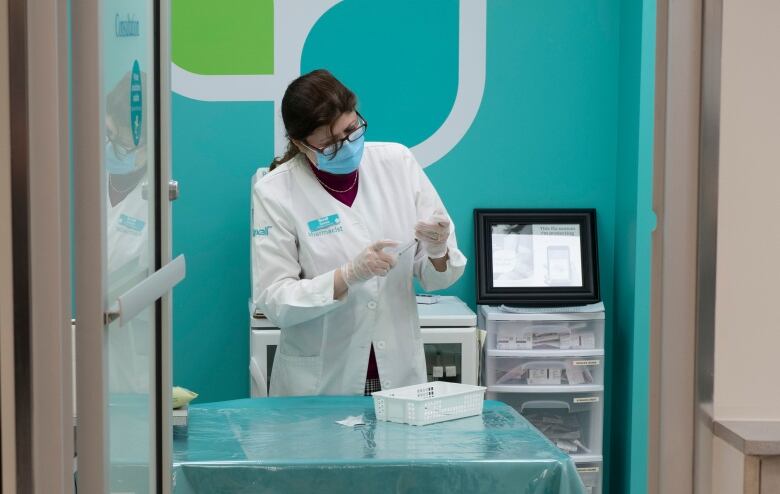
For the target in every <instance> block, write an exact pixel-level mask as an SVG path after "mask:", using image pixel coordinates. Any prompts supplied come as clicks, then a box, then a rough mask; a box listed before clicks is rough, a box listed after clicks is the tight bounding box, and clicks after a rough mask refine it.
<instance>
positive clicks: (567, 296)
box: [474, 209, 600, 307]
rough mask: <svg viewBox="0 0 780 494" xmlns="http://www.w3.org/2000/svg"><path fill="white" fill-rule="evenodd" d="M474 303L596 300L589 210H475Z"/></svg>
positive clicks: (579, 302)
mask: <svg viewBox="0 0 780 494" xmlns="http://www.w3.org/2000/svg"><path fill="white" fill-rule="evenodd" d="M474 224H475V232H476V246H477V303H478V304H482V305H498V304H505V305H517V306H528V307H538V306H562V307H563V306H575V305H585V304H592V303H596V302H598V301H599V300H600V292H599V272H598V249H597V242H596V211H595V210H594V209H544V210H542V209H475V210H474Z"/></svg>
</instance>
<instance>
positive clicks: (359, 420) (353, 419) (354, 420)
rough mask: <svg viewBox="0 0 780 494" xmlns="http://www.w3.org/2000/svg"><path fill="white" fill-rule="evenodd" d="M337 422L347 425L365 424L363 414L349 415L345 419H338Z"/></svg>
mask: <svg viewBox="0 0 780 494" xmlns="http://www.w3.org/2000/svg"><path fill="white" fill-rule="evenodd" d="M336 423H337V424H341V425H345V426H347V427H355V426H356V425H365V422H364V421H363V416H362V415H354V416H349V417H347V418H345V419H343V420H337V421H336Z"/></svg>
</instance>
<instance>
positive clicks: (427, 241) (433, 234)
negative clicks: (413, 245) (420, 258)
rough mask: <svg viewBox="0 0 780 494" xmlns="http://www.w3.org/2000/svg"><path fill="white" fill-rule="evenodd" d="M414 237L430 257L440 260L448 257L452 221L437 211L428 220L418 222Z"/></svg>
mask: <svg viewBox="0 0 780 494" xmlns="http://www.w3.org/2000/svg"><path fill="white" fill-rule="evenodd" d="M414 236H415V238H417V240H419V241H420V243H422V246H423V249H424V250H425V253H426V254H427V256H428V257H430V258H431V259H440V258H442V257H444V256H445V255H447V239H448V238H450V219H449V218H448V217H447V215H445V214H444V212H443V211H441V210H436V211H434V213H433V215H431V217H430V218H428V219H427V220H425V221H418V222H417V224H416V225H415V226H414Z"/></svg>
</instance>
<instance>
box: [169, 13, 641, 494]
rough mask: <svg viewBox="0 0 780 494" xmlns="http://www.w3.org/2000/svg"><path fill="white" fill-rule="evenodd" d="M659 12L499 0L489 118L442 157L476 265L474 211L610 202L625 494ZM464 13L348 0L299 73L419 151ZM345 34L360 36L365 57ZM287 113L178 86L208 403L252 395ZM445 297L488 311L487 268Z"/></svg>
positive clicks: (636, 486)
mask: <svg viewBox="0 0 780 494" xmlns="http://www.w3.org/2000/svg"><path fill="white" fill-rule="evenodd" d="M176 5H177V1H176V0H174V23H176V11H177V10H176ZM409 12H414V13H415V15H414V16H411V15H409ZM654 12H655V10H654V4H653V3H652V2H651V1H649V0H646V1H645V2H639V1H633V2H632V1H628V0H593V1H590V2H571V1H570V0H549V1H530V0H529V1H518V0H489V1H488V11H487V15H488V17H487V53H486V86H485V91H484V95H483V98H482V103H481V105H480V108H479V112H478V114H477V115H476V117H475V119H474V121H473V123H472V124H471V126H470V128H469V130H468V132H467V133H466V135H465V136H464V137H463V138H462V139H461V140H460V142H459V143H458V144H457V145H456V146H455V147H454V148H453V149H452V150H451V151H450V152H449V153H447V154H446V155H445V156H444V157H443V158H442V159H441V160H439V161H438V162H437V163H435V164H433V165H432V166H430V167H428V168H426V173H428V175H429V177H430V178H431V180H432V181H433V183H434V185H435V186H436V188H437V189H438V191H439V193H440V194H441V196H442V198H443V199H444V201H445V203H446V204H447V207H448V208H449V211H450V213H451V215H452V217H453V219H454V221H455V224H456V227H457V229H458V232H459V243H460V246H461V248H462V249H463V251H464V252H465V253H466V255H467V256H468V257H469V258H470V259H472V260H473V258H474V240H473V220H472V211H473V209H474V208H476V207H530V208H534V207H595V208H596V209H597V211H598V234H599V256H600V267H601V273H600V274H601V281H602V293H603V297H604V301H605V304H606V306H607V310H608V328H607V330H608V335H607V351H608V352H609V353H608V354H609V355H610V356H611V359H608V368H607V382H608V390H607V394H606V405H607V412H606V413H607V417H606V419H607V421H606V423H607V424H612V425H611V431H608V432H607V437H606V438H605V449H606V450H607V451H606V457H607V465H606V468H607V469H609V472H608V477H609V479H608V481H609V480H611V482H612V483H613V486H614V488H613V489H612V492H615V493H625V492H632V493H634V492H636V493H641V492H644V490H645V489H644V484H643V482H644V483H646V468H645V463H646V458H645V455H646V453H645V451H646V447H647V438H646V420H647V417H646V410H647V376H646V369H647V351H648V347H647V341H648V332H649V324H648V319H649V311H648V307H647V300H648V299H649V279H650V278H649V265H650V264H649V256H650V251H649V247H650V243H649V232H650V230H649V228H650V227H651V223H652V221H651V218H650V216H649V207H650V202H649V201H650V193H651V180H652V161H651V159H652V120H653V117H652V108H653V102H652V95H653V92H652V82H653V76H652V70H653V65H652V62H653V58H654V51H653V45H654V37H653V36H654V34H653V33H654V16H655V14H654ZM206 14H207V12H206ZM206 14H204V15H206ZM187 15H188V16H192V15H194V14H193V11H189V12H188V14H187ZM458 20H459V19H458V2H456V1H453V0H429V1H427V2H415V1H412V0H403V1H399V0H397V1H394V2H386V1H373V2H366V1H357V0H346V1H344V2H342V3H341V4H339V5H338V6H337V7H335V8H334V9H332V10H331V11H330V12H328V13H327V14H326V15H325V16H323V17H322V18H321V19H320V20H319V21H318V23H317V25H316V26H315V27H314V29H313V30H312V32H311V33H310V35H309V38H308V39H307V42H306V45H305V47H304V51H303V55H302V57H301V70H302V71H307V70H310V69H312V68H315V67H320V66H324V67H327V68H329V69H331V70H332V71H333V72H335V73H336V75H337V76H338V77H340V78H341V79H343V80H344V81H345V82H346V83H347V84H348V85H349V86H350V87H351V88H352V89H353V90H354V91H355V92H356V93H357V94H358V97H359V99H360V109H361V112H362V113H363V114H364V115H365V117H366V118H367V119H368V121H369V123H370V125H369V135H368V138H369V139H370V140H391V141H399V142H403V143H404V144H407V145H409V146H414V145H416V144H418V143H419V142H421V141H423V140H424V139H425V138H426V137H427V136H428V135H430V134H431V133H432V132H433V131H434V130H435V129H436V128H437V127H438V126H439V125H441V122H443V121H444V119H445V118H446V116H447V114H448V112H449V109H450V107H451V105H452V102H453V100H454V98H455V93H456V91H457V76H458V72H457V71H458V52H457V43H458V29H457V26H458ZM237 22H238V21H237ZM199 25H202V23H201V24H199ZM258 25H262V23H258ZM398 25H404V26H405V29H404V30H398V29H397V26H398ZM179 29H181V27H179ZM215 29H218V27H215ZM175 32H176V31H175ZM344 33H350V36H349V38H350V39H352V38H354V39H356V40H360V41H359V42H358V43H357V44H355V45H354V46H353V47H352V48H351V49H350V50H345V48H344V47H345V42H344ZM405 33H413V34H411V35H409V34H405ZM224 35H225V36H228V37H229V36H230V29H226V30H225V33H224ZM241 39H243V38H241ZM236 42H237V43H239V42H241V41H240V40H237V41H236ZM173 43H174V47H175V46H176V43H177V39H176V38H175V37H174V40H173ZM175 53H176V49H174V54H175ZM174 56H175V55H174ZM174 62H176V59H175V58H174ZM272 117H273V106H272V104H271V103H270V102H224V101H222V102H209V101H198V100H195V99H189V98H187V97H184V96H182V95H179V94H174V98H173V139H174V142H173V160H174V163H173V167H174V170H173V174H174V177H176V179H177V180H179V182H180V183H181V187H182V196H181V198H180V199H179V200H178V201H176V202H175V203H174V206H173V212H174V232H173V240H174V251H175V252H174V255H176V254H178V253H184V254H185V255H186V256H187V262H188V273H187V278H186V279H185V280H184V281H183V282H182V283H181V284H180V285H179V286H178V287H177V288H176V290H175V293H174V381H175V384H176V385H180V386H186V387H189V388H191V389H193V390H195V391H197V392H199V393H200V395H201V396H200V398H199V400H198V401H217V400H226V399H232V398H239V397H245V396H247V394H248V388H249V384H248V372H247V365H248V352H249V349H248V324H249V321H248V316H247V309H246V302H247V298H248V297H249V295H250V280H249V250H248V247H249V238H248V231H247V226H248V222H249V212H248V211H249V180H250V177H251V175H252V173H253V172H254V170H255V169H256V168H257V167H258V166H264V165H265V164H267V163H268V162H269V161H270V160H271V158H272V156H273V135H272ZM446 293H450V294H454V295H457V296H459V297H461V298H462V299H463V300H465V301H466V302H468V303H470V304H471V305H472V306H474V296H475V295H474V293H475V273H474V263H473V262H472V263H471V264H470V265H469V266H468V269H467V271H466V273H465V275H464V277H463V278H462V280H461V281H460V282H459V283H458V284H456V285H455V286H453V287H452V288H450V289H448V290H446ZM610 451H615V452H619V454H610ZM605 492H606V491H605Z"/></svg>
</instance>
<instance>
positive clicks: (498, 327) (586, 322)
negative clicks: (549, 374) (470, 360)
mask: <svg viewBox="0 0 780 494" xmlns="http://www.w3.org/2000/svg"><path fill="white" fill-rule="evenodd" d="M495 310H496V309H495V308H493V307H484V306H483V308H482V310H481V312H480V318H479V319H480V327H481V328H482V329H485V330H486V331H487V341H486V345H485V346H486V348H487V349H488V350H598V349H603V348H604V318H603V317H604V315H603V313H593V314H500V315H499V314H496V313H495Z"/></svg>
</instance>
